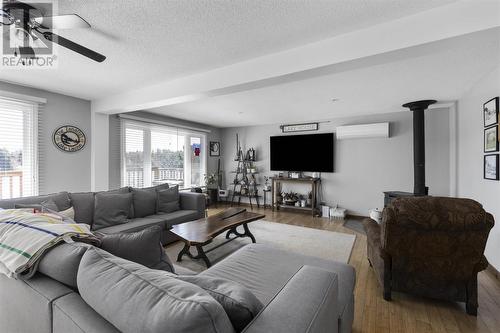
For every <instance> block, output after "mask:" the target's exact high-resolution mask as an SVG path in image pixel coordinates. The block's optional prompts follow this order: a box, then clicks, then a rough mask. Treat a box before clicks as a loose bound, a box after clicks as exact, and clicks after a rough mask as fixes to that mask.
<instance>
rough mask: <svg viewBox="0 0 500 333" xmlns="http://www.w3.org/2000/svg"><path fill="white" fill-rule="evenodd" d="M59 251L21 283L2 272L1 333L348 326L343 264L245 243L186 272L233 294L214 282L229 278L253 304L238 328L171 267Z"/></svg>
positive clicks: (74, 249) (221, 332)
mask: <svg viewBox="0 0 500 333" xmlns="http://www.w3.org/2000/svg"><path fill="white" fill-rule="evenodd" d="M64 248H65V249H64V251H65V252H66V253H64V251H62V250H61V247H59V250H58V251H59V252H60V253H58V254H57V255H58V257H59V258H60V260H59V262H60V263H59V265H47V264H43V266H44V267H41V268H40V271H39V272H38V273H36V275H35V276H34V277H32V278H31V279H29V280H27V281H22V280H14V279H9V278H7V277H5V276H3V275H0V300H1V301H0V302H1V303H0V304H1V306H0V331H1V332H9V333H18V332H19V333H30V332H33V333H35V332H36V333H91V332H92V333H118V332H125V333H129V332H130V333H132V332H151V333H155V332H158V333H160V332H161V333H165V332H175V333H177V332H183V333H184V332H185V333H193V332H200V333H201V332H209V333H211V332H214V333H215V332H217V333H233V332H237V331H242V332H246V333H260V332H263V333H267V332H273V333H281V332H282V333H296V332H297V333H298V332H309V333H323V332H332V333H336V332H342V333H348V332H351V327H352V322H353V316H354V296H353V291H354V283H355V272H354V269H353V268H352V267H351V266H349V265H346V264H342V263H336V262H333V261H328V260H324V259H319V258H313V257H307V256H303V255H298V254H293V253H290V252H286V251H282V250H279V249H275V248H272V247H269V246H266V245H263V244H250V245H247V246H245V247H243V248H241V249H240V250H238V251H237V252H235V253H233V254H232V255H230V256H229V257H227V258H226V259H224V260H223V261H221V262H219V263H218V264H216V265H214V266H212V267H211V268H209V269H207V270H206V271H204V272H202V273H199V274H198V275H194V276H193V278H194V279H201V280H203V279H208V280H207V281H208V282H209V283H210V284H211V285H212V287H213V288H215V289H216V293H218V294H221V293H225V294H226V295H227V296H224V297H229V299H230V300H231V299H234V298H238V292H237V291H235V290H234V289H235V288H227V287H222V286H221V287H219V286H218V285H217V284H218V283H219V281H229V282H231V283H237V284H238V285H239V286H243V287H244V288H246V290H248V291H250V292H251V293H252V294H253V295H254V297H256V299H257V300H258V301H260V302H261V307H260V309H259V311H258V313H257V314H256V315H255V316H254V317H253V319H252V320H251V321H249V323H247V324H245V326H244V327H243V329H242V330H236V329H235V327H233V325H234V324H231V323H233V321H230V320H229V318H228V316H229V314H226V313H225V312H224V310H225V309H222V308H221V307H220V305H218V303H217V301H216V300H215V299H214V298H212V297H211V296H210V295H209V294H208V293H206V292H205V291H204V290H203V289H200V288H199V287H198V286H195V285H192V284H190V283H187V282H185V281H182V280H181V279H179V280H178V279H175V278H172V276H173V274H171V273H168V272H164V271H161V270H155V269H149V268H146V267H145V266H142V265H139V264H135V263H133V262H130V261H127V260H124V259H121V258H118V257H115V256H113V255H111V254H109V253H107V252H104V251H101V250H99V251H100V252H97V251H98V250H93V249H94V247H91V246H78V245H75V244H66V245H65V246H64ZM87 248H90V249H92V250H91V251H88V250H87ZM56 249H58V248H56ZM82 249H83V250H82ZM52 251H54V250H52ZM82 253H83V255H82ZM42 261H43V259H42ZM41 265H42V263H41ZM60 266H63V267H64V270H62V271H61V267H60ZM42 271H43V273H42ZM184 273H185V272H184ZM193 278H192V279H193ZM185 279H186V278H184V280H185ZM188 281H189V279H188ZM220 284H221V285H223V284H227V283H225V282H220ZM236 289H239V288H238V287H237V288H236ZM240 294H241V293H240Z"/></svg>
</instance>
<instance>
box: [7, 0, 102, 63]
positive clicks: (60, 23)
mask: <svg viewBox="0 0 500 333" xmlns="http://www.w3.org/2000/svg"><path fill="white" fill-rule="evenodd" d="M0 19H1V22H0V23H1V25H4V26H10V30H9V34H8V37H7V36H4V38H5V37H7V38H8V39H9V40H12V39H13V38H14V39H16V43H17V44H19V45H18V49H19V53H20V55H21V56H22V57H33V56H34V54H35V51H34V49H33V47H43V45H45V44H44V43H43V41H44V40H47V41H50V42H52V43H56V44H59V45H60V46H63V47H65V48H67V49H69V50H71V51H74V52H76V53H79V54H81V55H83V56H85V57H87V58H90V59H92V60H94V61H97V62H103V61H104V60H105V59H106V57H105V56H104V55H102V54H100V53H97V52H95V51H93V50H91V49H89V48H86V47H85V46H83V45H80V44H78V43H75V42H73V41H71V40H69V39H66V38H64V37H62V36H59V35H56V34H55V33H53V32H52V31H51V30H52V29H74V28H90V24H89V23H88V22H87V21H85V20H84V19H83V18H82V17H80V16H79V15H77V14H69V15H58V16H43V14H42V10H40V9H38V8H35V7H33V6H32V5H30V4H27V3H24V2H20V1H16V0H4V1H3V4H2V8H1V9H0Z"/></svg>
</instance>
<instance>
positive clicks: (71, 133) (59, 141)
mask: <svg viewBox="0 0 500 333" xmlns="http://www.w3.org/2000/svg"><path fill="white" fill-rule="evenodd" d="M52 140H53V141H54V144H55V145H56V147H57V148H59V149H61V150H62V151H65V152H77V151H79V150H81V149H83V147H84V146H85V143H87V139H86V137H85V133H83V131H82V130H81V129H79V128H78V127H76V126H71V125H64V126H61V127H59V128H58V129H56V130H55V131H54V135H53V136H52Z"/></svg>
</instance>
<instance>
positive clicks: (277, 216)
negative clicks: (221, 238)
mask: <svg viewBox="0 0 500 333" xmlns="http://www.w3.org/2000/svg"><path fill="white" fill-rule="evenodd" d="M224 208H226V206H224V205H219V207H218V208H212V209H209V215H211V214H213V213H216V212H218V211H220V210H221V209H224ZM247 209H249V210H250V207H248V208H247ZM253 211H254V212H259V213H262V214H266V218H265V219H266V220H268V221H273V222H279V223H286V224H291V225H299V226H304V227H310V228H316V229H322V230H330V231H337V232H343V233H348V234H355V235H356V236H357V237H356V242H355V244H354V248H353V251H352V254H351V258H350V260H349V264H351V265H352V266H354V268H355V269H356V289H355V315H354V325H353V332H384V333H390V332H401V333H406V332H415V333H421V332H423V333H431V332H463V333H472V332H491V333H494V332H495V333H497V332H500V282H499V281H498V280H497V279H496V278H495V277H493V275H492V274H491V273H490V272H486V271H483V272H481V273H480V274H479V279H478V280H479V281H478V288H479V290H478V293H479V310H478V316H477V317H473V316H469V315H467V314H466V313H465V307H464V305H463V304H462V303H453V302H446V301H437V300H431V299H426V298H421V297H415V296H412V295H409V294H403V293H393V297H392V298H393V300H392V301H391V302H386V301H384V300H383V298H382V291H381V289H380V286H379V285H378V282H377V279H376V277H375V275H374V273H373V271H372V269H371V268H370V266H369V264H368V261H367V259H366V236H365V235H363V234H362V233H359V232H355V231H352V230H351V229H347V228H345V227H343V221H339V220H337V221H335V220H331V221H330V220H328V219H323V218H312V217H311V216H310V215H307V214H304V213H298V212H289V211H283V210H282V211H279V212H272V211H271V209H265V210H264V209H262V208H261V209H256V208H254V210H253ZM257 241H258V240H257Z"/></svg>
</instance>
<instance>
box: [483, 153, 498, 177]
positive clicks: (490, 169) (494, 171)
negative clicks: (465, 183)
mask: <svg viewBox="0 0 500 333" xmlns="http://www.w3.org/2000/svg"><path fill="white" fill-rule="evenodd" d="M498 156H499V155H498V154H492V155H485V156H484V179H490V180H499V178H500V177H499V173H498V167H499V165H498Z"/></svg>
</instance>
